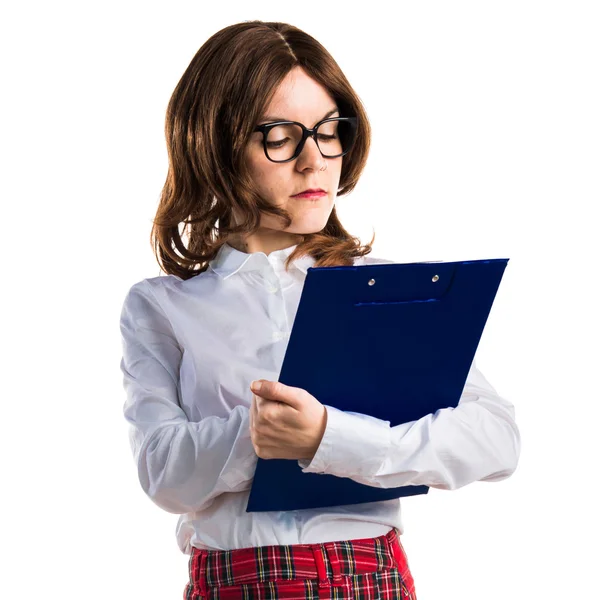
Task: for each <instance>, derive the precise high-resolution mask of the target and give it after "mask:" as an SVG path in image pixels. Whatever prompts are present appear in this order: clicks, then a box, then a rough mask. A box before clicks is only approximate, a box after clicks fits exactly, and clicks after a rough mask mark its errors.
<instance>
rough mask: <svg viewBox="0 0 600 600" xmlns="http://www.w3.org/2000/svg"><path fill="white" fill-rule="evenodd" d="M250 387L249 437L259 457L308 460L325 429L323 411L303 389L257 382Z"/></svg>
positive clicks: (325, 411)
mask: <svg viewBox="0 0 600 600" xmlns="http://www.w3.org/2000/svg"><path fill="white" fill-rule="evenodd" d="M258 381H259V382H261V383H262V387H261V388H260V390H257V391H255V390H254V388H253V387H252V385H251V386H250V389H251V390H252V391H253V392H255V393H253V394H252V405H251V406H250V437H251V439H252V444H253V445H254V449H255V450H256V454H257V455H258V456H259V457H260V458H267V459H269V458H286V459H294V460H300V459H309V460H312V458H313V456H314V455H315V452H316V451H317V448H318V447H319V444H320V443H321V439H322V438H323V434H324V433H325V428H326V426H327V410H326V409H325V406H323V404H321V403H320V402H319V401H318V400H317V399H316V398H315V397H314V396H312V395H311V394H309V393H308V392H307V391H306V390H303V389H302V388H297V387H291V386H288V385H285V384H283V383H281V382H279V381H267V380H265V379H259V380H258Z"/></svg>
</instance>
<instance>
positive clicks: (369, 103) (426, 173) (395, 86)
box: [0, 0, 600, 600]
mask: <svg viewBox="0 0 600 600" xmlns="http://www.w3.org/2000/svg"><path fill="white" fill-rule="evenodd" d="M16 6H18V8H17V9H16V10H18V12H12V11H11V12H8V11H7V10H6V9H4V10H3V13H4V14H3V15H2V18H1V19H0V21H1V22H2V25H1V28H2V32H1V33H2V35H1V36H0V44H1V45H2V47H1V50H2V53H1V56H2V58H1V60H2V78H3V81H2V88H3V92H2V95H1V100H0V101H1V102H2V110H1V119H2V124H1V144H2V156H1V164H2V167H3V169H2V171H3V176H2V209H1V214H2V234H1V236H0V238H1V240H2V250H3V251H2V259H3V266H4V270H5V276H4V277H3V285H2V288H3V293H2V305H3V311H2V312H3V317H4V319H3V325H2V327H3V331H2V341H3V344H2V353H3V361H2V365H3V376H2V411H3V415H2V433H1V435H0V443H1V444H2V459H3V460H2V470H1V478H2V479H1V483H0V485H2V489H3V492H2V494H1V498H2V511H1V518H2V523H1V528H2V529H1V531H2V535H1V538H0V539H1V544H2V550H3V555H4V558H3V568H2V571H3V575H2V578H1V581H0V596H2V598H7V599H8V598H11V599H12V598H40V597H42V596H43V597H45V598H46V597H48V598H55V597H56V598H62V599H65V600H66V599H75V598H77V599H80V598H86V599H92V598H93V599H96V598H107V597H109V595H110V596H112V597H116V598H136V599H137V598H139V599H144V600H152V599H157V600H158V599H160V600H165V599H168V598H173V599H175V598H177V599H178V598H181V597H182V593H183V587H184V584H185V582H186V581H187V556H185V555H183V554H181V553H180V551H179V549H178V548H177V545H176V541H175V523H176V520H177V516H176V515H171V514H169V513H166V512H164V511H162V510H161V509H160V508H158V507H157V506H155V505H154V504H152V502H151V501H150V500H149V499H148V498H147V497H146V496H145V495H144V493H143V492H142V490H141V487H140V485H139V483H138V481H137V477H136V471H135V468H134V464H133V460H132V457H131V453H130V448H129V444H128V439H127V424H126V422H125V420H124V418H123V415H122V406H123V403H124V401H125V396H124V391H123V389H122V382H121V372H120V370H119V361H120V358H121V346H120V344H121V341H120V332H119V327H118V319H119V313H120V309H121V304H122V301H123V299H124V296H125V293H126V291H127V290H128V288H129V286H131V285H132V284H133V283H134V282H136V281H139V280H140V279H142V278H145V277H153V276H156V275H159V273H160V272H159V267H158V265H157V263H156V262H155V261H154V257H153V255H152V251H151V248H150V244H149V233H150V226H151V220H152V217H153V216H154V212H155V210H156V206H157V202H158V196H159V193H160V189H161V187H162V185H163V183H164V179H165V176H166V169H167V155H166V148H165V142H164V134H163V126H164V116H165V110H166V106H167V102H168V100H169V97H170V95H171V93H172V91H173V88H174V87H175V85H176V83H177V81H178V80H179V78H180V77H181V75H182V74H183V71H184V70H185V68H186V67H187V66H188V64H189V62H190V60H191V59H192V57H193V55H194V54H195V53H196V51H197V50H198V48H199V47H200V46H201V45H202V43H203V42H204V41H205V40H206V39H207V38H208V37H209V36H210V35H212V34H213V33H215V32H216V31H218V30H219V29H221V28H222V27H225V26H227V25H230V24H232V23H235V22H239V21H243V20H250V19H255V18H258V19H262V20H266V21H269V20H274V21H286V22H289V23H292V24H294V25H296V26H298V27H300V28H302V29H304V30H305V31H306V32H308V33H309V34H311V35H313V36H314V37H316V38H317V39H318V40H319V41H320V42H321V43H322V44H324V46H325V47H326V48H327V49H328V50H329V51H330V52H331V53H332V55H333V56H334V57H335V59H336V60H337V61H338V63H339V65H340V66H341V68H342V69H343V71H344V72H345V73H346V75H347V77H348V79H349V81H350V82H351V84H352V85H353V87H354V88H355V89H356V91H357V93H358V94H359V96H360V97H361V99H362V101H363V102H364V104H365V107H366V109H367V112H368V115H369V117H370V119H371V124H372V127H373V145H372V152H371V155H370V157H369V162H368V165H367V168H366V171H365V173H364V176H363V178H362V179H361V182H360V184H359V185H358V187H357V188H356V190H355V191H354V192H353V193H352V194H351V195H350V196H348V197H343V198H339V199H338V202H337V206H338V210H339V212H340V215H341V218H342V221H343V222H344V224H345V225H346V227H347V228H348V229H349V230H350V231H351V232H352V233H354V234H356V235H358V236H360V238H361V239H362V240H363V241H364V242H366V241H369V239H370V237H371V234H372V231H373V229H374V230H375V231H376V233H377V238H376V242H375V247H374V251H373V253H372V255H373V256H378V257H388V258H393V259H396V260H397V261H398V262H411V261H419V260H446V261H450V260H463V259H464V260H468V259H483V258H510V261H509V263H508V266H507V269H506V271H505V274H504V278H503V280H502V283H501V286H500V289H499V291H498V294H497V296H496V300H495V303H494V306H493V308H492V311H491V313H490V317H489V319H488V322H487V325H486V328H485V331H484V334H483V336H482V339H481V342H480V345H479V349H478V354H477V357H478V359H477V360H478V367H479V368H480V369H481V370H482V372H483V373H484V375H485V376H486V377H487V379H488V380H489V381H490V383H492V385H493V386H494V387H495V388H496V389H497V391H498V392H499V393H500V394H501V395H503V396H505V397H506V398H508V399H509V400H510V401H511V402H513V404H514V405H515V407H516V415H517V422H518V424H519V426H520V429H521V434H522V443H523V447H522V454H521V460H520V463H519V467H518V469H517V471H516V472H515V474H514V475H513V476H512V477H511V478H509V479H507V480H505V481H503V482H497V483H482V482H477V483H474V484H471V485H469V486H466V487H465V488H462V489H460V490H456V491H452V492H449V491H442V490H435V489H431V490H430V492H429V494H427V495H426V496H423V495H421V496H416V497H410V498H406V499H403V500H402V509H403V519H404V525H405V535H404V536H403V544H404V546H405V549H406V551H407V553H408V557H409V561H410V566H411V569H412V571H413V575H414V577H415V581H416V586H417V592H418V598H419V600H438V599H442V598H443V599H444V600H454V599H459V598H460V599H461V600H467V599H472V600H481V599H486V600H493V599H500V598H513V599H519V600H524V599H532V598H542V597H547V598H558V597H561V598H582V599H588V598H598V597H600V596H598V594H599V592H598V583H597V560H598V550H597V548H598V535H599V534H600V528H599V527H598V516H597V511H596V510H594V509H593V506H594V505H597V504H598V498H597V493H596V492H597V486H596V481H597V479H598V471H599V469H598V459H599V458H600V452H599V451H598V443H597V440H598V437H597V430H596V428H597V421H598V417H599V410H598V400H599V399H600V398H599V393H598V383H599V374H600V367H599V359H600V355H599V354H600V353H599V351H598V339H599V333H600V332H599V329H600V328H599V319H598V291H599V286H598V277H599V272H598V259H599V258H600V256H599V251H598V250H599V235H598V218H597V216H596V215H597V212H596V211H597V209H598V205H599V202H598V201H599V200H600V194H599V192H600V178H599V164H600V163H599V159H600V143H599V140H600V109H599V107H600V84H599V72H600V71H599V67H600V64H599V63H600V41H599V40H600V36H599V35H598V32H599V31H600V18H599V13H598V4H597V3H595V2H581V1H575V0H569V1H564V2H554V1H548V0H546V1H544V2H541V1H540V2H533V1H526V0H519V1H513V0H510V1H506V0H505V1H504V2H481V1H473V2H464V1H460V2H459V1H454V2H433V1H429V2H419V3H417V2H410V3H409V2H400V3H389V4H388V3H385V4H384V3H383V2H369V3H361V4H352V3H347V2H327V3H325V2H309V1H304V2H302V3H283V2H279V1H278V2H255V3H247V2H244V3H242V2H231V1H228V2H222V3H221V2H210V3H204V2H174V1H172V0H171V1H169V2H166V1H165V2H152V3H150V2H123V1H121V2H106V1H105V2H97V3H90V2H77V3H76V2H71V3H67V2H44V3H42V2H29V3H22V4H20V5H16ZM12 10H13V11H14V10H15V9H12Z"/></svg>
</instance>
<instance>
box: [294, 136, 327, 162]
mask: <svg viewBox="0 0 600 600" xmlns="http://www.w3.org/2000/svg"><path fill="white" fill-rule="evenodd" d="M296 163H297V166H298V168H299V169H300V170H303V169H305V168H306V167H307V166H309V167H312V168H313V169H315V170H318V169H322V168H323V165H324V163H325V157H324V156H323V155H322V154H321V151H320V150H319V147H318V146H317V142H316V141H315V139H314V138H313V137H312V136H309V137H308V138H307V139H306V141H305V142H304V147H303V148H302V152H300V154H299V155H298V158H297V159H296Z"/></svg>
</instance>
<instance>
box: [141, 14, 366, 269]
mask: <svg viewBox="0 0 600 600" xmlns="http://www.w3.org/2000/svg"><path fill="white" fill-rule="evenodd" d="M296 66H301V67H303V68H304V70H305V71H306V73H307V74H308V75H309V76H310V77H312V78H313V79H314V80H316V81H317V82H318V83H320V84H321V85H322V86H323V87H324V88H325V89H327V90H328V92H329V93H330V94H331V96H332V97H333V98H334V100H335V101H336V103H337V105H338V107H339V109H340V115H341V116H343V117H350V116H356V117H358V126H357V131H356V138H355V141H354V144H353V147H352V148H351V150H350V151H349V152H348V154H346V155H345V156H344V157H343V159H342V160H343V162H342V170H341V175H340V183H339V190H338V194H337V195H338V196H340V195H344V194H347V193H349V192H350V191H352V190H353V189H354V187H355V185H356V183H357V182H358V179H359V177H360V175H361V173H362V171H363V168H364V166H365V164H366V161H367V156H368V153H369V146H370V141H371V127H370V125H369V121H368V119H367V115H366V112H365V110H364V108H363V106H362V103H361V101H360V99H359V97H358V95H357V94H356V93H355V92H354V90H353V89H352V87H351V86H350V84H349V83H348V81H347V79H346V77H345V76H344V74H343V73H342V71H341V69H340V67H339V66H338V64H337V63H336V62H335V60H334V59H333V57H332V56H331V55H330V54H329V53H328V52H327V50H326V49H325V48H324V47H323V46H322V45H321V44H320V43H319V42H318V41H317V40H315V39H314V38H313V37H311V36H310V35H308V34H307V33H304V32H303V31H302V30H300V29H298V28H296V27H294V26H292V25H288V24H286V23H279V22H263V21H259V20H253V21H244V22H242V23H236V24H234V25H230V26H228V27H225V28H224V29H221V30H220V31H218V32H217V33H215V34H214V35H212V36H211V37H210V38H209V39H208V40H207V41H206V42H205V43H204V44H203V45H202V46H201V48H200V49H199V50H198V52H197V53H196V55H195V56H194V58H193V59H192V61H191V62H190V64H189V66H188V67H187V69H186V70H185V72H184V74H183V76H182V77H181V79H180V80H179V82H178V83H177V86H176V87H175V90H174V91H173V94H172V96H171V99H170V101H169V104H168V107H167V114H166V120H165V137H166V142H167V150H168V157H169V168H168V173H167V178H166V182H165V184H164V187H163V189H162V192H161V197H160V201H159V206H158V209H157V211H156V216H155V218H154V222H153V226H152V232H151V235H150V239H151V245H152V246H153V249H154V253H155V256H156V258H157V260H158V262H159V264H160V265H161V266H162V269H163V270H164V271H165V272H166V273H169V274H173V275H177V276H179V277H180V278H182V279H190V278H191V277H194V276H195V275H198V274H199V273H201V272H203V271H205V270H206V269H207V268H208V261H209V260H211V259H212V258H214V256H215V254H216V253H217V251H218V250H219V248H220V247H221V246H222V245H223V244H224V243H225V242H226V241H227V240H228V239H229V238H230V237H231V236H232V235H239V234H240V233H241V234H242V235H243V234H247V233H253V232H254V231H256V230H257V229H258V227H259V224H260V217H261V212H262V213H265V214H266V213H270V214H273V215H278V216H280V217H283V218H284V219H285V221H286V222H287V225H286V227H288V226H289V225H290V224H291V222H292V220H291V218H290V216H289V213H287V211H285V210H284V209H282V208H279V207H276V206H274V205H273V204H271V203H270V202H267V201H266V200H264V199H263V198H261V197H260V195H259V194H258V193H257V192H256V191H255V188H254V186H253V181H252V179H251V177H250V175H249V173H248V171H247V169H246V164H245V161H244V150H245V148H246V146H247V144H248V142H249V140H250V137H251V135H252V132H253V130H254V128H255V127H256V125H257V124H258V122H259V120H260V118H261V114H262V113H261V111H262V110H263V109H264V108H265V107H266V106H267V104H268V102H269V100H270V98H271V97H272V95H273V94H274V92H275V90H276V88H277V87H278V86H279V84H280V83H281V81H282V80H283V79H284V78H285V76H286V75H287V73H289V71H291V70H292V69H293V68H294V67H296ZM233 209H235V212H236V214H239V215H241V222H240V223H239V224H238V225H237V226H236V225H235V221H234V220H233V219H232V210H233ZM181 223H183V224H184V227H183V229H182V231H181V232H180V229H179V225H180V224H181ZM186 229H187V236H188V247H187V248H186V246H185V244H184V242H183V240H182V237H181V233H183V234H184V235H185V234H186ZM374 239H375V234H373V238H372V239H371V242H370V243H369V244H366V245H361V244H360V240H359V239H358V238H356V237H354V236H351V235H350V234H349V233H348V232H347V231H346V230H345V229H344V227H342V224H341V223H340V221H339V219H338V216H337V213H336V209H335V206H334V207H333V210H332V212H331V214H330V216H329V220H328V221H327V224H326V225H325V227H324V228H323V229H322V230H321V231H319V232H317V233H311V234H306V235H304V236H303V238H302V241H301V242H300V243H299V244H298V246H297V248H296V249H295V250H294V252H292V253H291V254H290V256H289V257H288V259H287V261H286V267H288V266H289V263H290V262H291V261H292V260H295V259H296V258H299V257H300V256H303V255H306V254H308V255H311V256H313V257H314V258H315V259H316V262H315V266H317V267H319V266H335V265H352V264H353V262H354V260H353V259H354V258H355V257H360V256H364V255H366V254H368V253H369V252H371V250H372V244H373V241H374ZM176 250H177V251H178V252H179V255H178V254H177V253H176V252H175V251H176Z"/></svg>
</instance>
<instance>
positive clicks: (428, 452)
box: [298, 361, 521, 490]
mask: <svg viewBox="0 0 600 600" xmlns="http://www.w3.org/2000/svg"><path fill="white" fill-rule="evenodd" d="M326 410H327V426H326V429H325V434H324V435H323V439H322V440H321V444H320V446H319V448H318V449H317V452H316V454H315V455H314V457H313V459H312V461H307V460H299V461H298V464H299V465H300V467H302V470H303V472H304V473H322V474H329V475H336V476H337V477H348V478H350V479H353V480H354V481H357V482H358V483H363V484H366V485H370V486H373V487H378V488H392V487H400V486H405V485H426V486H429V487H433V488H438V489H444V490H455V489H458V488H461V487H463V486H465V485H467V484H469V483H472V482H474V481H501V480H502V479H506V478H507V477H509V476H510V475H511V474H512V473H513V472H514V471H515V470H516V468H517V463H518V460H519V455H520V451H521V438H520V433H519V429H518V427H517V424H516V422H515V409H514V406H513V405H512V404H511V403H510V402H508V401H507V400H506V399H504V398H502V397H501V396H499V395H498V394H497V393H496V391H495V389H494V388H493V387H492V386H491V385H490V384H489V383H488V381H487V380H486V379H485V377H484V376H483V374H482V373H481V371H479V370H478V369H477V366H476V364H475V361H473V363H472V365H471V368H470V370H469V374H468V376H467V381H466V383H465V386H464V389H463V392H462V394H461V397H460V400H459V402H458V405H457V406H456V407H449V408H444V409H440V410H438V411H436V412H435V413H431V414H428V415H425V416H424V417H422V418H421V419H418V420H416V421H410V422H407V423H402V424H400V425H397V426H395V427H390V422H389V421H384V420H381V419H376V418H374V417H371V416H368V415H362V414H359V413H351V412H345V411H341V410H338V409H336V408H334V407H331V406H326Z"/></svg>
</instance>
